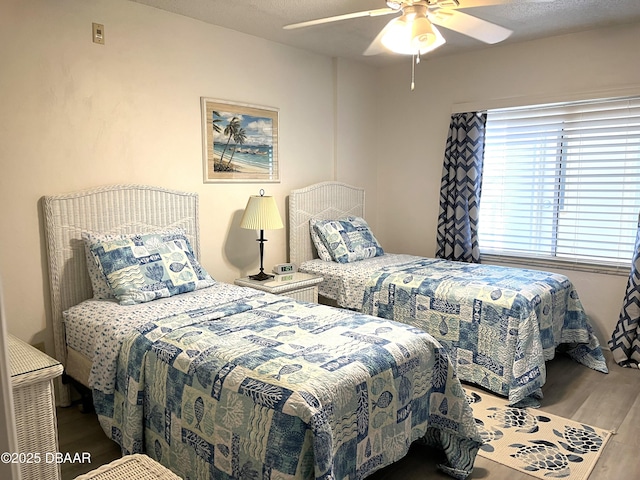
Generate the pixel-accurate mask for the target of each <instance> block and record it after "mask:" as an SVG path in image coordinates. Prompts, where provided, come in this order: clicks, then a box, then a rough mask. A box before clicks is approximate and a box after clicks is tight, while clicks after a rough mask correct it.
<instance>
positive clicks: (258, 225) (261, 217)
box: [240, 190, 284, 281]
mask: <svg viewBox="0 0 640 480" xmlns="http://www.w3.org/2000/svg"><path fill="white" fill-rule="evenodd" d="M240 227H241V228H246V229H249V230H260V238H258V239H257V240H256V241H257V242H260V272H259V273H257V274H256V275H250V276H249V278H250V279H251V280H258V281H263V280H268V279H269V278H273V275H269V274H267V273H264V267H263V258H264V242H266V241H267V239H266V238H264V231H265V230H276V229H278V228H283V227H284V225H283V224H282V218H280V212H279V211H278V206H277V205H276V201H275V200H274V198H273V197H270V196H265V194H264V190H260V195H251V197H249V201H248V202H247V207H246V208H245V209H244V214H243V215H242V220H240Z"/></svg>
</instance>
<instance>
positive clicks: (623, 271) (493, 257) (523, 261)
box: [480, 253, 631, 277]
mask: <svg viewBox="0 0 640 480" xmlns="http://www.w3.org/2000/svg"><path fill="white" fill-rule="evenodd" d="M480 262H481V263H500V264H503V263H508V264H515V265H519V266H521V268H526V267H529V266H530V267H534V268H537V267H541V268H551V269H563V270H575V271H578V272H590V273H600V274H604V275H620V276H625V277H626V276H629V273H630V271H631V260H629V265H621V264H603V263H587V262H578V261H576V260H563V259H559V258H553V259H552V258H542V257H524V256H516V255H505V254H494V253H481V254H480ZM525 266H526V267H525Z"/></svg>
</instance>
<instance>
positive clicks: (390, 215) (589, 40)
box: [377, 24, 640, 343]
mask: <svg viewBox="0 0 640 480" xmlns="http://www.w3.org/2000/svg"><path fill="white" fill-rule="evenodd" d="M638 38H640V24H634V25H627V26H621V27H616V28H606V29H599V30H593V31H588V32H582V33H577V34H572V35H565V36H559V37H554V38H548V39H544V40H538V41H532V42H526V43H521V44H514V45H499V46H494V47H491V48H487V49H485V50H481V51H477V52H475V53H469V54H461V55H456V56H450V57H443V58H432V59H428V58H427V59H423V62H422V63H421V64H420V65H418V67H417V68H416V89H415V91H414V92H410V91H409V84H408V77H409V76H408V73H409V69H410V62H409V61H407V63H406V65H402V64H400V65H399V66H397V67H396V66H394V67H393V68H388V69H385V70H384V71H383V72H382V74H381V78H380V79H379V81H380V88H381V91H385V92H387V94H386V95H385V96H384V97H381V102H382V103H381V107H382V111H383V112H384V116H385V117H386V118H391V119H395V121H394V122H388V123H387V125H388V128H387V129H386V131H385V139H387V141H386V142H385V143H384V144H383V145H382V146H381V157H380V159H379V168H378V197H377V201H378V207H377V211H378V219H377V220H378V235H379V239H380V240H381V242H382V243H383V245H384V246H385V248H387V250H389V251H402V252H408V253H413V254H418V255H426V256H433V255H434V254H435V250H436V246H435V245H436V226H437V217H438V201H439V196H438V192H439V189H440V178H441V169H442V160H443V152H444V147H445V143H446V138H447V133H448V128H449V119H450V115H451V111H452V110H453V109H454V108H455V107H456V105H458V104H465V103H470V104H473V105H474V106H475V107H476V108H488V107H495V106H506V105H517V104H527V103H538V102H539V101H540V102H541V103H544V102H546V101H562V100H567V99H569V100H570V99H576V98H589V97H592V96H593V95H597V94H598V93H600V92H605V93H606V94H611V93H613V94H615V93H616V92H618V93H629V92H634V91H635V93H636V94H640V61H639V59H640V54H639V51H638ZM425 60H426V61H425ZM399 232H401V233H399ZM522 266H526V265H522ZM560 273H564V274H566V275H568V276H569V277H570V278H571V279H572V280H573V282H574V284H575V285H576V286H577V289H578V293H579V295H580V297H581V299H582V302H583V304H584V306H585V309H586V311H587V314H588V315H589V316H590V318H591V320H592V322H593V324H594V326H595V329H596V332H597V333H598V336H599V338H600V340H601V343H603V342H606V341H607V340H608V339H609V338H610V335H611V332H612V331H613V328H614V327H615V323H616V321H617V319H618V314H619V312H620V306H621V301H622V297H623V294H624V288H625V283H626V278H625V277H623V276H608V275H599V274H589V273H582V272H575V271H568V272H567V271H564V272H560Z"/></svg>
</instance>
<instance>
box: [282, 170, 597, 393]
mask: <svg viewBox="0 0 640 480" xmlns="http://www.w3.org/2000/svg"><path fill="white" fill-rule="evenodd" d="M363 217H364V190H362V189H359V188H356V187H353V186H350V185H346V184H343V183H339V182H322V183H319V184H315V185H311V186H309V187H306V188H302V189H298V190H294V191H292V192H291V194H290V196H289V223H290V224H289V233H290V236H289V248H290V261H291V262H293V263H295V264H296V265H298V266H299V270H300V271H303V272H306V273H313V274H316V275H320V276H322V277H323V282H322V283H321V284H320V285H319V293H320V295H321V296H322V297H324V298H325V299H328V300H329V301H330V302H331V303H335V304H337V305H338V306H340V307H343V308H348V309H353V310H358V311H361V312H364V313H368V314H372V315H376V316H379V317H382V318H387V319H393V320H396V321H401V322H405V323H408V324H410V325H412V326H415V327H417V328H420V329H422V330H424V331H426V332H428V333H430V334H431V335H432V336H434V337H435V338H436V339H437V340H438V341H439V342H440V343H441V344H442V345H443V346H444V347H445V348H446V349H447V351H448V353H449V356H450V357H451V360H452V362H453V364H454V365H455V366H456V369H457V375H458V377H459V378H460V379H461V380H464V381H467V382H471V383H475V384H478V385H480V386H482V387H484V388H487V389H489V390H491V391H493V392H495V393H498V394H500V395H503V396H506V397H508V398H509V400H510V402H511V403H512V404H515V403H518V402H526V403H535V402H537V400H539V399H541V398H542V391H541V387H542V385H544V383H545V381H546V368H545V362H546V361H548V360H551V359H552V358H554V356H555V354H556V351H557V350H563V351H566V352H567V353H568V354H569V355H570V356H571V357H573V358H574V359H575V360H576V361H578V362H580V363H582V364H584V365H586V366H587V367H589V368H592V369H594V370H598V371H601V372H604V373H606V372H607V366H606V362H605V359H604V356H603V354H602V350H601V348H600V345H599V342H598V339H597V338H596V337H595V335H594V334H593V330H592V328H591V325H590V323H589V320H588V318H587V315H586V314H585V312H584V308H583V307H582V304H581V302H580V299H579V297H578V293H577V291H576V290H575V288H574V286H573V284H572V283H571V281H570V280H569V278H567V277H566V276H564V275H560V274H555V273H550V272H542V271H538V270H528V269H516V268H507V267H499V266H493V265H483V264H469V263H463V262H452V261H447V260H441V259H434V258H424V257H417V256H413V255H404V254H389V253H384V252H382V251H381V250H379V251H376V252H372V253H371V254H372V255H375V256H372V257H370V258H364V259H360V260H357V261H346V262H345V263H340V262H339V261H327V258H326V252H325V254H324V255H323V256H325V259H324V260H323V259H321V258H319V253H318V248H317V247H316V244H317V238H316V243H314V241H313V240H312V233H313V232H314V230H313V228H312V225H313V224H314V223H317V222H318V221H327V220H332V221H335V220H340V219H349V220H348V221H347V222H344V223H345V224H346V225H347V227H348V228H350V226H351V225H352V224H353V225H355V226H354V227H353V228H354V229H355V230H357V229H363V230H364V231H365V234H364V235H365V237H366V236H367V235H369V232H367V228H366V224H364V226H362V225H363V224H362V222H360V220H359V219H361V218H363ZM359 222H360V223H359ZM342 235H343V236H348V235H350V234H349V233H342ZM319 248H322V245H320V247H319ZM321 253H322V252H321ZM342 260H344V257H343V258H342Z"/></svg>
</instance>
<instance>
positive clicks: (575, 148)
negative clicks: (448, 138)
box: [478, 98, 640, 267]
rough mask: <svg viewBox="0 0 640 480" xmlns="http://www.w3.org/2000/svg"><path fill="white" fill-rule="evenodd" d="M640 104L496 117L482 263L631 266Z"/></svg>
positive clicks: (487, 166)
mask: <svg viewBox="0 0 640 480" xmlns="http://www.w3.org/2000/svg"><path fill="white" fill-rule="evenodd" d="M639 213H640V98H625V99H614V100H600V101H590V102H579V103H570V104H553V105H540V106H533V107H524V108H512V109H504V110H490V111H489V112H487V126H486V139H485V155H484V167H483V180H482V193H481V200H480V222H479V231H478V236H479V243H480V248H481V252H482V254H489V255H491V254H493V255H507V256H517V257H536V258H538V259H540V260H541V261H542V263H543V264H544V263H546V262H547V261H550V260H552V261H554V262H555V261H558V260H566V261H569V262H572V263H574V264H591V265H593V264H596V265H610V266H613V265H622V266H625V267H628V266H629V261H630V259H631V258H632V256H633V247H634V243H635V237H636V230H637V223H638V214H639Z"/></svg>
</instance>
